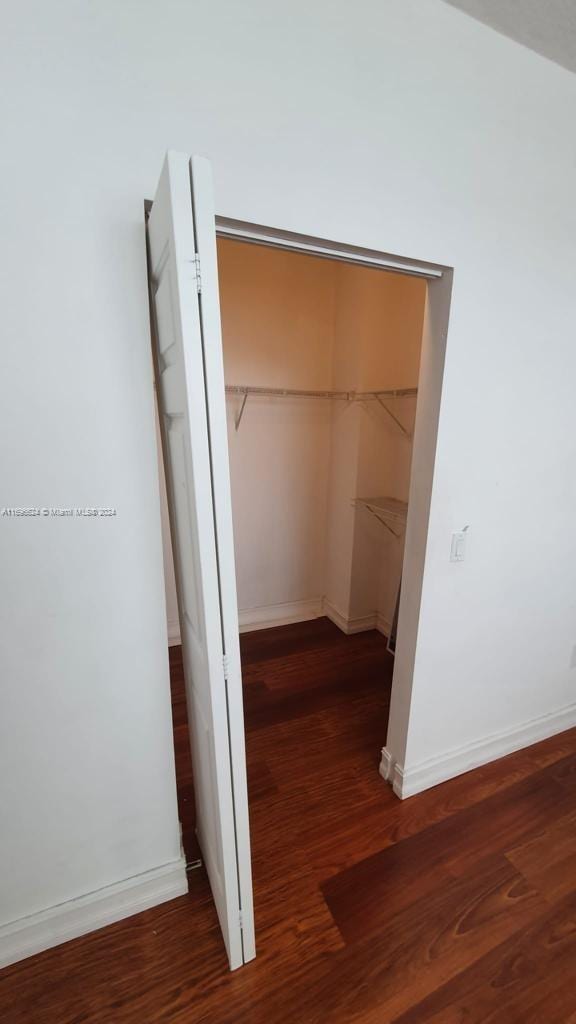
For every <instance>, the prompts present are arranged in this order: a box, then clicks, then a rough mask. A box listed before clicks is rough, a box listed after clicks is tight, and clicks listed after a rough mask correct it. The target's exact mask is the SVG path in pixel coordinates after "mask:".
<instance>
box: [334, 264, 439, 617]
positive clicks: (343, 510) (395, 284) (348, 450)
mask: <svg viewBox="0 0 576 1024" xmlns="http://www.w3.org/2000/svg"><path fill="white" fill-rule="evenodd" d="M425 297H426V285H425V282H424V281H421V280H418V279H416V278H410V277H405V276H402V275H399V274H390V273H384V272H382V271H376V270H368V269H366V268H364V267H355V266H348V265H345V264H340V265H339V267H338V278H337V289H336V316H335V362H334V367H335V378H334V379H335V385H336V386H338V387H340V386H343V381H344V379H347V380H348V381H349V383H348V385H347V386H348V387H352V388H354V389H355V390H357V391H369V390H372V389H374V388H404V387H415V386H416V385H417V383H418V371H419V363H420V349H421V341H422V326H423V318H424V305H425ZM391 407H392V409H393V411H394V413H395V415H397V416H398V418H399V419H400V420H401V421H402V423H403V424H404V425H405V426H406V428H407V429H408V430H409V431H410V432H412V430H413V425H414V414H415V408H416V403H415V401H414V400H413V399H408V400H407V399H403V400H396V401H394V402H393V403H392V405H391ZM332 416H333V419H332V442H333V443H332V466H331V478H330V497H329V527H328V543H327V552H326V595H327V600H328V602H329V604H330V605H331V609H330V610H331V611H332V612H333V613H334V612H335V613H336V618H337V619H338V620H339V621H341V624H342V625H346V626H347V628H349V629H352V630H354V629H362V628H367V627H369V625H370V624H371V623H372V624H374V623H376V622H377V623H378V624H379V625H380V627H381V628H382V629H383V630H384V631H386V630H387V628H388V626H389V624H390V621H391V618H392V615H393V611H394V602H395V599H396V589H397V583H398V579H399V575H400V569H401V562H402V554H403V544H402V542H401V541H396V540H395V539H394V538H393V537H392V536H391V534H389V533H388V531H387V530H386V529H385V527H383V526H382V525H381V524H380V523H378V522H377V521H376V520H375V519H374V518H373V517H372V516H371V515H370V514H369V513H368V512H366V511H365V510H363V509H361V508H356V507H354V505H353V502H354V499H355V498H358V497H373V496H377V495H389V496H391V497H394V498H399V499H401V500H403V501H407V500H408V489H409V481H410V462H411V452H412V445H411V443H410V441H409V440H408V439H407V438H405V437H404V435H403V434H402V432H401V431H400V430H399V429H398V428H397V427H396V425H395V424H394V423H393V422H392V421H391V420H390V418H389V417H388V416H387V415H386V413H385V412H384V410H383V409H382V408H381V407H380V406H379V405H378V403H377V402H374V401H367V402H364V403H354V404H352V405H350V406H348V407H339V406H338V405H336V404H335V405H334V407H333V414H332Z"/></svg>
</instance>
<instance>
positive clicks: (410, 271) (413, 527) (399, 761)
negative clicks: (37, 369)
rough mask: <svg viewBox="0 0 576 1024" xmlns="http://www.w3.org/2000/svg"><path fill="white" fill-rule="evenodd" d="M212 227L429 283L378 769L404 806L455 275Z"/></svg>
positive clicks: (330, 244)
mask: <svg viewBox="0 0 576 1024" xmlns="http://www.w3.org/2000/svg"><path fill="white" fill-rule="evenodd" d="M151 206H152V203H151V201H150V200H146V201H145V203H144V208H145V211H146V214H147V213H148V211H149V209H150V208H151ZM215 228H216V236H217V237H219V238H228V239H231V240H235V241H239V242H245V243H249V244H252V245H261V246H265V247H267V248H275V249H284V250H287V251H290V252H298V253H302V254H304V255H308V256H315V257H317V258H319V259H331V260H340V261H342V262H345V263H351V264H355V265H357V266H366V267H370V268H371V269H373V270H374V269H376V270H377V269H380V270H385V271H388V272H389V273H397V274H405V275H408V276H410V277H418V278H424V279H425V280H426V281H427V282H428V287H427V293H426V303H425V314H424V327H423V334H422V349H421V358H420V371H419V377H418V400H417V404H416V422H415V427H414V436H413V448H412V465H411V470H410V488H409V499H408V516H407V521H406V532H405V545H404V557H403V564H402V581H403V586H402V592H401V595H400V606H399V613H398V629H397V640H396V650H395V658H394V672H393V678H392V695H391V704H390V717H389V722H388V732H387V736H386V742H385V744H384V746H383V748H382V752H381V761H380V768H379V771H380V774H381V776H382V777H383V778H384V779H385V780H386V781H387V782H389V783H390V784H391V785H392V787H393V790H394V792H395V794H396V795H397V796H398V797H399V798H400V799H402V798H403V795H404V794H403V792H402V766H403V764H404V759H405V754H406V745H407V738H408V725H409V717H410V705H411V695H412V679H413V674H414V664H415V660H416V651H417V645H418V627H419V619H420V605H421V597H422V583H423V577H424V565H425V559H426V549H427V540H428V525H429V519H430V505H431V498H432V488H433V482H434V469H435V461H436V448H437V437H438V426H439V421H440V413H441V405H442V393H443V382H444V364H445V356H446V346H447V340H448V325H449V317H450V303H451V298H452V287H453V279H454V268H453V267H451V266H449V265H448V264H444V263H434V262H431V261H428V260H419V259H416V258H410V257H406V256H400V255H398V254H394V253H390V252H386V251H385V250H380V249H369V248H366V247H364V246H359V245H355V244H354V243H349V242H337V241H334V240H331V239H326V238H319V237H317V236H314V235H306V234H302V233H300V232H294V231H288V230H283V229H282V228H276V227H270V226H266V225H262V224H255V223H252V222H250V221H242V220H236V219H234V218H231V217H224V216H220V215H216V218H215Z"/></svg>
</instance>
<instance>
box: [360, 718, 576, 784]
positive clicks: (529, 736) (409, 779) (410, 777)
mask: <svg viewBox="0 0 576 1024" xmlns="http://www.w3.org/2000/svg"><path fill="white" fill-rule="evenodd" d="M574 726H576V704H570V705H568V707H566V708H561V709H560V710H559V711H553V712H552V713H551V714H548V715H542V716H541V717H540V718H534V719H531V720H530V721H529V722H524V723H523V724H522V725H519V726H516V727H515V728H513V729H507V730H506V731H505V732H500V733H495V734H493V735H492V736H488V737H486V739H482V740H476V741H474V742H473V743H468V744H466V745H465V746H462V747H459V748H457V749H456V750H451V751H448V752H447V753H446V754H443V755H440V756H438V757H433V758H430V759H429V760H427V761H422V762H421V764H417V765H415V766H414V767H413V768H408V769H406V768H404V767H403V766H401V765H398V764H394V762H393V758H392V755H391V753H390V751H389V750H387V748H386V747H384V749H383V751H382V759H381V761H380V769H379V770H380V774H381V775H382V777H383V778H384V779H386V780H387V781H388V782H390V783H391V784H392V788H393V790H394V792H395V793H396V796H399V797H400V799H401V800H406V798H407V797H410V796H415V795H416V793H422V792H423V791H424V790H425V789H430V788H431V787H432V786H437V785H439V784H440V783H441V782H447V781H448V779H453V778H455V777H456V776H457V775H463V774H464V772H469V771H471V770H472V769H473V768H480V766H481V765H483V764H489V762H490V761H497V760H498V758H500V757H506V755H507V754H513V753H514V751H516V750H523V749H524V748H525V747H530V746H532V744H533V743H539V742H540V740H545V739H548V737H549V736H556V735H557V733H560V732H565V730H566V729H573V728H574Z"/></svg>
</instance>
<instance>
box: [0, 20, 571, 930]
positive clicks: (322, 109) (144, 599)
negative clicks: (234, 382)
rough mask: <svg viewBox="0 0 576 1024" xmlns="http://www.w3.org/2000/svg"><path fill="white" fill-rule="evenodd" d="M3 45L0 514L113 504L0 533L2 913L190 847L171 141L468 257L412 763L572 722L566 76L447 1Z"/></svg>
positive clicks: (289, 191)
mask: <svg viewBox="0 0 576 1024" xmlns="http://www.w3.org/2000/svg"><path fill="white" fill-rule="evenodd" d="M1 45H2V50H3V52H2V54H1V60H0V68H1V78H2V81H1V90H0V95H2V99H3V105H4V110H3V117H2V124H3V133H4V134H3V143H4V144H3V153H2V200H3V210H2V237H3V245H4V258H5V263H6V267H5V272H4V274H3V275H2V279H1V282H0V289H1V295H0V300H1V305H0V308H1V309H2V326H3V371H4V372H3V375H2V382H1V385H0V386H1V389H2V391H1V395H0V409H1V410H2V418H3V423H2V427H3V429H2V430H1V431H0V439H1V440H0V444H1V446H2V494H3V499H2V502H3V504H4V503H5V504H7V505H8V504H10V505H17V504H28V503H34V504H36V503H39V504H42V505H45V504H59V503H60V502H63V503H64V502H74V503H75V504H76V503H77V504H84V503H86V504H88V503H94V504H97V503H98V504H103V505H105V504H112V505H115V506H117V508H118V516H117V517H116V518H115V519H114V521H101V522H97V523H93V522H86V523H84V522H82V521H80V522H77V523H76V522H75V523H74V524H73V525H72V524H71V523H70V522H66V521H64V522H59V521H52V520H48V521H30V520H25V521H22V520H20V521H9V520H8V521H7V520H1V521H0V543H1V545H2V549H1V552H0V557H1V564H2V567H3V587H4V604H3V615H2V621H1V625H0V629H1V631H2V632H1V638H0V639H1V651H2V697H1V700H2V714H1V716H0V720H1V728H2V737H1V738H0V739H1V742H0V752H1V753H0V757H1V759H2V763H1V765H0V779H1V785H2V813H3V836H4V840H3V844H2V853H1V857H2V863H1V865H0V877H1V878H2V885H3V894H2V895H3V899H2V916H3V920H10V919H12V918H15V917H19V916H21V915H24V914H30V913H33V912H34V911H35V910H37V909H39V908H42V907H47V906H50V905H53V904H56V903H59V902H61V901H65V900H67V899H70V898H72V897H74V896H77V895H79V894H81V893H87V892H89V891H92V890H94V889H96V888H98V887H99V886H102V885H105V884H106V883H108V882H113V881H120V880H122V879H126V878H127V877H128V876H133V875H136V874H138V873H139V872H142V871H144V870H145V869H146V868H152V867H154V866H156V865H160V864H164V863H166V862H169V861H171V860H172V859H173V858H175V857H177V855H178V842H177V823H176V806H175V794H174V770H173V762H172V752H171V742H170V721H169V697H168V677H167V664H166V651H165V645H166V628H165V625H164V623H163V616H164V596H163V584H162V554H161V543H160V516H159V510H158V483H157V472H156V464H155V451H154V422H153V404H152V387H151V369H150V359H149V340H148V323H147V316H148V313H147V305H146V274H145V261H144V247H143V231H142V200H143V198H144V197H152V195H153V192H154V188H155V185H156V180H157V178H158V175H159V172H160V167H161V164H162V159H163V154H164V150H165V149H166V148H167V147H168V146H171V147H173V148H177V149H182V150H185V151H186V150H194V151H196V152H200V153H205V154H207V155H209V156H210V157H211V159H212V162H213V165H214V170H215V178H216V194H217V197H218V210H219V213H221V214H222V215H224V216H229V217H237V218H243V219H245V220H249V221H253V222H257V223H264V224H274V225H278V226H281V227H283V228H286V229H292V230H295V231H304V232H307V233H309V234H313V235H317V236H320V237H328V238H334V239H340V240H343V241H350V242H355V243H358V244H360V245H366V246H371V247H375V248H377V249H385V250H388V251H390V252H393V253H400V254H404V255H408V256H411V257H413V258H420V259H429V260H433V261H437V262H440V263H445V264H449V265H453V266H454V267H455V278H454V291H453V302H452V313H451V322H450V337H449V341H448V349H447V359H446V374H445V384H444V399H443V408H442V415H441V420H440V430H439V439H438V454H437V466H436V477H435V484H434V493H433V497H432V506H431V520H430V530H429V536H428V543H427V549H426V551H427V554H426V570H425V578H424V584H423V591H422V607H421V610H420V616H419V637H418V650H417V655H416V663H415V673H414V680H413V689H412V692H411V715H410V729H409V734H408V737H407V744H406V748H405V756H404V755H403V756H404V767H407V768H408V769H410V767H413V768H416V767H417V766H418V765H419V764H422V763H423V762H429V761H430V759H432V760H433V759H435V758H436V759H442V758H443V757H445V755H446V753H447V752H448V751H452V750H454V749H455V748H458V747H462V745H468V746H470V745H473V744H474V743H479V742H482V741H483V739H484V738H486V737H487V736H491V735H493V734H495V733H498V732H499V731H500V732H501V731H502V730H514V729H520V728H521V727H522V726H523V724H524V723H526V722H527V721H530V720H534V719H538V720H542V719H543V716H544V718H545V716H550V715H552V716H554V715H555V714H556V713H557V712H559V710H560V709H564V711H565V719H564V720H565V721H569V720H572V718H573V713H574V702H575V690H576V675H575V673H574V671H573V670H571V669H570V668H569V664H570V657H571V653H572V648H573V646H574V642H575V640H576V591H575V588H574V585H573V565H574V562H575V558H576V520H575V517H574V514H573V510H574V505H575V500H576V475H575V474H574V472H573V468H574V460H575V457H576V431H575V429H574V426H575V422H574V421H575V414H574V388H573V381H574V376H575V374H576V347H575V346H574V344H573V324H574V320H575V315H576V298H575V292H574V286H573V268H574V265H575V257H576V223H575V220H576V212H575V209H574V202H573V193H574V166H575V162H576V140H575V138H574V133H573V132H572V131H571V130H570V125H572V124H573V123H574V120H575V117H576V79H574V77H573V76H571V75H570V74H569V73H568V72H566V71H564V70H562V69H560V68H558V67H556V66H554V65H552V64H550V63H548V62H546V61H545V60H543V59H541V58H539V57H537V56H536V55H534V54H533V53H531V52H529V51H528V50H526V49H523V48H522V47H519V46H516V45H515V44H513V43H512V42H510V41H509V40H507V39H505V38H503V37H501V36H499V35H497V34H495V33H492V32H491V31H490V30H489V29H487V28H486V27H484V26H482V25H480V24H478V23H477V22H474V21H472V20H470V19H468V18H466V17H465V16H464V15H461V14H459V13H458V12H457V11H455V10H454V9H452V8H450V7H449V6H447V5H445V4H443V3H442V2H441V0H359V2H358V3H356V4H354V5H350V4H349V3H347V2H344V0H330V2H328V0H318V2H317V3H316V4H313V5H311V4H309V3H305V2H304V0H294V3H292V4H290V5H286V6H282V5H276V4H270V3H269V2H265V0H247V2H246V3H244V4H241V5H239V4H237V3H233V2H232V0H217V2H215V3H212V4H204V5H189V4H184V3H182V2H181V0H166V2H165V3H163V4H162V5H159V4H155V3H151V2H147V3H136V2H135V0H126V2H124V3H122V4H118V3H117V2H114V0H101V2H99V3H98V4H92V3H88V2H87V0H80V2H74V3H73V2H72V0H54V2H53V3H51V4H49V5H47V4H45V3H41V2H40V0H29V2H28V3H27V4H23V5H16V4H12V5H10V6H8V7H7V8H6V9H5V11H4V12H3V32H2V44H1ZM465 523H469V524H470V537H469V548H468V559H467V561H466V562H465V563H464V564H462V565H457V566H454V565H451V564H450V563H449V561H448V551H449V546H450V533H451V531H452V530H453V529H454V528H459V527H461V526H462V525H464V524H465ZM559 538H561V540H560V541H559ZM560 720H561V719H560V718H558V717H555V718H553V722H552V726H551V727H552V728H554V727H555V728H558V727H559V722H560ZM39 864H41V865H42V870H41V871H38V865H39Z"/></svg>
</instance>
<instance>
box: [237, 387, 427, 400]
mask: <svg viewBox="0 0 576 1024" xmlns="http://www.w3.org/2000/svg"><path fill="white" fill-rule="evenodd" d="M226 394H227V395H269V396H270V397H271V398H290V397H292V398H335V399H340V400H341V401H345V402H354V401H359V402H361V401H363V400H364V399H367V398H376V399H378V398H412V397H415V396H416V395H417V394H418V388H381V389H379V390H378V391H319V390H309V389H304V388H265V387H253V386H252V385H251V384H250V385H248V384H227V385H226Z"/></svg>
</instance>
